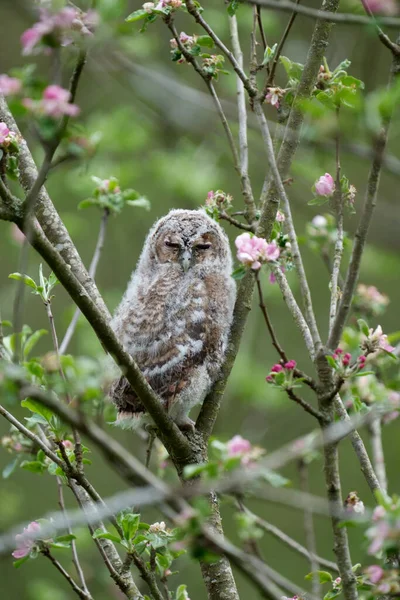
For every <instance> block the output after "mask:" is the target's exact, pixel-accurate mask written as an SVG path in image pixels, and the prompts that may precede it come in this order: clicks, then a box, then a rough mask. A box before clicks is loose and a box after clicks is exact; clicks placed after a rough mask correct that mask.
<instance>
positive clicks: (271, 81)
mask: <svg viewBox="0 0 400 600" xmlns="http://www.w3.org/2000/svg"><path fill="white" fill-rule="evenodd" d="M299 3H300V0H296V4H295V6H297V4H299ZM296 16H297V12H295V11H293V13H292V15H291V17H290V19H289V21H288V24H287V25H286V28H285V31H284V32H283V35H282V37H281V39H280V41H279V44H278V46H277V49H276V51H275V56H274V60H273V63H272V67H271V71H270V73H269V77H268V78H267V83H266V84H265V88H264V92H263V96H265V95H266V93H267V88H268V87H269V86H271V85H273V84H274V77H275V71H276V67H277V66H278V62H279V57H280V55H281V54H282V50H283V46H284V45H285V42H286V40H287V38H288V36H289V33H290V30H291V29H292V26H293V23H294V22H295V20H296Z"/></svg>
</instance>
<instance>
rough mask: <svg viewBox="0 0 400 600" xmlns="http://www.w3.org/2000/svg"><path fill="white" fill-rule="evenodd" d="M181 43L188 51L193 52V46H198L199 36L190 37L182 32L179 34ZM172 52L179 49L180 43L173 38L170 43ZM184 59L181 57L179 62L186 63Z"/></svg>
mask: <svg viewBox="0 0 400 600" xmlns="http://www.w3.org/2000/svg"><path fill="white" fill-rule="evenodd" d="M179 41H180V42H181V44H182V45H183V46H184V47H185V48H186V50H191V49H192V48H193V46H194V45H195V44H196V41H197V36H196V35H188V34H187V33H185V32H184V31H181V32H180V34H179ZM169 43H170V45H171V48H172V50H176V49H177V48H178V42H177V41H176V39H175V38H172V39H171V40H170V41H169ZM184 60H185V59H184V57H181V58H180V59H179V60H178V62H184Z"/></svg>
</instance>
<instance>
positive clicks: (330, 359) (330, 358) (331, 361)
mask: <svg viewBox="0 0 400 600" xmlns="http://www.w3.org/2000/svg"><path fill="white" fill-rule="evenodd" d="M326 362H327V363H328V364H329V365H330V366H331V367H332V369H335V370H337V368H338V366H337V364H336V360H335V359H334V358H333V356H329V354H328V355H327V356H326Z"/></svg>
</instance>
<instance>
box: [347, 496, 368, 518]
mask: <svg viewBox="0 0 400 600" xmlns="http://www.w3.org/2000/svg"><path fill="white" fill-rule="evenodd" d="M344 508H345V511H346V512H347V513H349V514H358V515H363V514H364V513H365V506H364V502H363V501H362V500H361V499H360V498H359V497H358V494H357V492H349V494H348V495H347V498H346V500H345V501H344Z"/></svg>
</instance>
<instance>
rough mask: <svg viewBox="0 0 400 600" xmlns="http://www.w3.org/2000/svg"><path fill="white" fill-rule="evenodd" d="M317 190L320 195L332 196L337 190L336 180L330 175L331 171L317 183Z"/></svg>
mask: <svg viewBox="0 0 400 600" xmlns="http://www.w3.org/2000/svg"><path fill="white" fill-rule="evenodd" d="M315 191H316V193H317V194H318V196H332V194H333V192H334V191H335V182H334V181H333V177H332V175H329V173H325V175H322V176H321V177H320V178H319V179H318V181H317V182H316V183H315Z"/></svg>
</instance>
